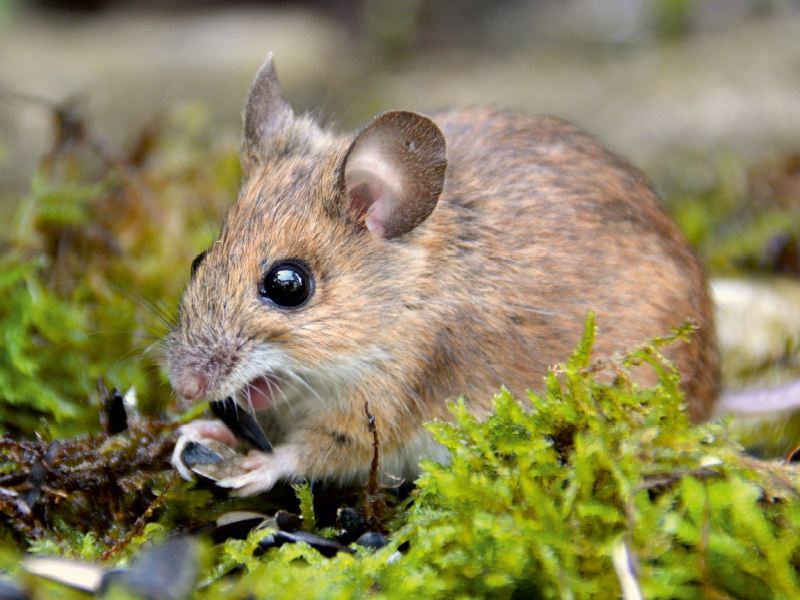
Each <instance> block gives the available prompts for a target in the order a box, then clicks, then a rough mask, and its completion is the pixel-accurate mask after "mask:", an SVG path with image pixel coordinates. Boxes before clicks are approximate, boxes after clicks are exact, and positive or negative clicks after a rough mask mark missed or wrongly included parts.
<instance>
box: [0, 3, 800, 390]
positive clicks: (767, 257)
mask: <svg viewBox="0 0 800 600" xmlns="http://www.w3.org/2000/svg"><path fill="white" fill-rule="evenodd" d="M269 52H273V53H274V56H275V62H276V66H277V70H278V76H279V79H280V80H281V83H282V85H283V89H284V92H285V95H286V97H287V99H288V100H289V102H290V103H291V104H292V105H293V106H294V108H295V110H296V111H311V112H313V113H314V114H315V115H318V117H319V119H320V120H321V121H323V122H325V123H334V124H336V125H337V126H338V127H339V128H342V129H344V130H353V131H355V130H356V129H357V128H359V127H361V126H363V125H364V124H365V123H366V122H367V121H368V120H369V119H370V118H371V117H372V116H374V115H376V114H377V113H379V112H381V111H384V110H387V109H390V108H406V109H415V110H421V111H426V110H428V111H430V110H435V109H438V108H443V107H455V106H464V105H491V106H495V107H498V108H504V109H512V110H517V111H522V112H525V113H529V114H552V115H556V116H559V117H562V118H565V119H567V120H569V121H572V122H573V123H575V124H577V125H579V126H580V127H582V128H583V129H585V130H587V131H588V132H590V133H591V134H593V135H594V136H596V137H597V138H599V139H600V140H602V141H603V142H605V143H606V144H607V145H609V146H610V147H611V148H612V149H614V150H616V151H617V152H619V153H621V154H623V155H624V156H626V157H628V158H629V159H630V160H631V162H633V163H634V164H635V165H636V166H637V167H639V168H641V169H642V170H644V171H645V173H646V174H647V175H648V176H649V177H650V178H651V179H652V181H653V182H654V183H655V186H656V188H657V189H658V190H659V192H660V193H661V195H662V197H663V198H664V200H665V203H666V204H667V206H668V208H669V210H670V211H671V212H672V214H673V216H674V217H675V218H676V220H677V221H678V223H679V224H680V225H681V227H682V228H683V229H684V231H685V233H686V235H687V237H688V238H689V240H690V242H691V243H692V244H693V246H694V248H695V249H696V251H697V252H698V254H699V255H700V256H701V258H702V259H703V261H704V262H705V264H706V265H707V267H708V269H709V272H710V273H711V275H712V276H713V277H714V281H713V286H714V291H715V294H716V297H717V301H718V319H719V324H720V327H719V330H720V343H721V346H722V350H723V353H724V358H725V381H726V384H727V385H729V386H730V387H737V386H741V385H744V384H745V382H747V384H748V385H753V386H759V385H766V384H773V383H776V382H779V381H782V380H785V379H787V378H792V377H797V376H798V375H800V359H799V358H798V352H797V350H798V347H799V346H800V291H798V289H799V288H800V286H798V285H797V278H798V277H800V243H799V242H798V240H800V0H461V1H458V0H428V1H423V0H342V1H337V0H305V1H291V0H282V1H280V0H273V1H266V0H262V1H249V2H247V1H237V2H223V1H222V0H71V1H70V0H27V1H22V0H0V235H10V234H12V233H13V232H16V233H13V235H17V236H18V237H19V235H20V231H25V230H24V227H22V229H20V227H21V225H20V223H22V225H24V224H25V223H26V221H25V219H24V218H21V217H20V212H22V214H23V217H24V215H25V214H28V213H25V211H24V210H23V211H20V206H23V207H24V206H25V205H26V204H25V203H26V202H29V201H30V198H31V197H36V198H38V200H37V202H39V203H40V206H41V205H43V204H42V202H45V200H46V199H47V198H49V197H50V196H47V194H44V195H42V194H43V193H42V192H41V189H40V191H39V192H36V191H35V190H36V189H37V188H36V186H34V192H33V195H32V192H31V189H32V188H31V181H32V180H33V181H34V183H35V182H36V181H37V179H35V178H34V176H35V175H36V174H37V173H38V174H39V175H38V176H39V177H41V173H42V171H41V166H40V165H41V164H42V160H43V159H45V164H47V163H48V161H50V163H52V161H53V159H54V157H58V156H63V155H64V154H65V153H67V154H69V153H71V152H74V151H75V150H76V148H77V147H79V146H80V144H86V143H87V141H88V143H89V145H90V146H91V147H92V149H93V150H92V151H93V152H94V153H95V154H97V155H99V156H100V159H101V160H100V162H101V163H103V164H104V165H105V167H104V168H106V167H109V166H110V167H111V168H114V169H117V171H118V173H117V175H118V177H119V178H121V180H122V181H123V184H124V185H128V187H130V188H131V189H134V188H135V189H136V190H138V191H137V192H136V194H134V196H136V198H139V199H140V200H141V199H142V198H144V199H145V200H147V198H151V196H153V197H155V198H158V199H159V200H158V201H156V202H155V203H152V205H148V204H147V202H144V201H143V202H144V203H143V204H142V205H143V206H145V208H147V206H150V208H147V209H146V210H144V214H145V215H149V217H142V215H139V217H140V218H153V216H154V215H155V216H156V217H157V218H158V213H159V210H167V209H165V208H164V206H165V205H159V204H158V202H163V201H164V200H163V199H164V198H177V197H178V196H181V195H183V196H185V197H186V198H185V203H186V204H185V206H189V207H191V208H189V209H187V210H190V211H192V210H193V211H195V212H197V213H205V215H206V216H204V217H203V219H205V218H206V217H207V218H208V219H209V220H211V222H212V223H217V222H218V220H219V218H220V216H221V214H222V213H224V210H225V208H226V207H227V206H228V205H229V203H230V202H232V201H233V199H234V198H235V193H236V185H237V183H238V176H239V172H238V170H237V169H238V166H237V164H236V149H237V144H238V140H239V136H240V129H241V110H242V107H243V104H244V100H245V97H246V94H247V91H248V89H249V86H250V83H251V82H252V79H253V77H254V75H255V73H256V71H257V70H258V68H259V66H260V65H261V63H262V62H263V60H264V58H265V57H266V56H267V54H268V53H269ZM165 140H166V142H165ZM154 148H160V150H159V151H156V150H154ZM82 160H84V162H83V163H82V167H81V171H80V172H81V177H83V180H88V181H100V180H101V179H103V177H105V175H104V173H105V171H103V172H102V173H100V171H102V169H99V167H97V165H94V166H92V164H91V160H89V159H85V157H84V159H82ZM86 160H89V162H88V163H87V162H86ZM87 165H88V166H87ZM154 165H155V166H154ZM51 166H52V165H51ZM93 169H94V171H93ZM98 169H99V171H98ZM148 169H149V170H148ZM92 173H94V175H92ZM98 173H99V174H98ZM209 173H212V174H213V177H211V176H210V175H209ZM56 174H57V175H58V176H59V177H61V178H62V180H63V179H64V178H65V177H66V179H69V178H70V177H73V178H74V176H75V174H74V172H73V173H72V175H70V176H69V177H67V176H66V175H65V174H64V171H63V168H62V170H61V171H58V170H56ZM87 174H89V175H88V176H87ZM52 176H53V171H52V169H51V171H50V172H49V175H48V177H50V178H51V179H52ZM180 178H182V180H181V181H182V187H181V186H175V185H173V184H172V183H168V182H174V181H177V179H180ZM125 182H127V183H125ZM131 182H133V183H131ZM124 185H123V187H124ZM131 186H132V187H131ZM137 186H138V187H137ZM187 190H188V191H187ZM62 191H63V190H62ZM60 193H61V192H60ZM104 193H105V192H104ZM183 196H181V197H183ZM53 197H55V196H53ZM87 197H89V196H87ZM42 198H44V199H45V200H42ZM73 199H74V198H73ZM151 200H152V198H151ZM86 202H89V201H88V200H87V201H86ZM92 202H94V200H92ZM103 202H112V201H111V200H107V199H106V200H103ZM137 202H138V200H137ZM169 202H173V200H169ZM45 204H46V202H45ZM93 206H95V209H93V210H95V211H96V214H101V213H102V211H100V212H97V211H99V210H100V209H97V208H96V207H97V206H105V205H103V204H102V203H101V204H97V205H93ZM109 206H113V203H112V204H109ZM158 206H161V208H158ZM169 206H174V204H170V205H169ZM153 207H155V208H153ZM128 208H130V207H128ZM104 210H105V209H104ZM109 210H110V209H109ZM114 210H117V209H114ZM126 210H127V209H126ZM170 210H171V209H170ZM148 211H149V212H148ZM167 213H168V214H173V213H169V211H167ZM52 214H61V213H57V211H56V212H53V213H52ZM102 214H106V217H105V218H106V219H107V223H112V220H113V219H112V217H108V215H111V214H118V213H113V211H112V212H106V213H102ZM120 214H121V213H120ZM125 214H127V215H128V217H126V218H131V217H130V214H134V213H125ZM175 214H177V213H175ZM15 215H16V216H15ZM173 217H174V214H173ZM37 218H39V217H37ZM47 218H50V219H55V221H54V222H57V223H59V225H58V227H62V229H58V228H56V229H57V230H58V232H60V233H58V234H57V235H55V234H52V231H55V230H56V229H54V227H55V226H51V225H47V226H45V225H41V223H40V224H39V225H37V226H36V227H38V229H37V231H38V232H39V233H38V234H37V235H39V234H41V235H44V236H45V238H46V237H47V235H50V236H51V237H52V239H51V240H50V242H47V243H49V244H50V247H52V248H55V247H56V246H57V245H58V244H61V243H63V240H64V235H63V231H65V230H64V229H63V227H65V225H64V223H65V222H66V221H63V219H64V218H65V217H64V216H63V215H61V216H58V217H53V216H52V215H51V216H50V217H47ZM120 218H122V217H120ZM181 218H182V219H184V220H185V218H184V217H181ZM58 219H62V221H59V220H58ZM29 220H30V219H29ZM45 221H46V219H45ZM179 221H180V219H179V218H178V217H174V218H171V220H168V222H169V223H172V225H170V226H169V227H171V229H170V228H169V227H168V228H166V229H165V228H163V227H162V226H160V225H159V226H158V228H156V230H154V232H153V233H152V235H155V236H162V237H166V236H167V235H168V233H167V232H171V233H169V235H172V236H173V237H172V238H171V239H172V240H183V239H189V237H190V236H189V235H188V234H187V233H186V231H192V232H193V231H195V229H193V228H192V227H187V228H185V229H186V231H184V230H183V229H181V228H180V227H177V226H176V225H175V223H177V222H179ZM42 222H44V221H42ZM118 226H119V224H118V223H117V224H115V225H113V226H112V225H108V227H109V228H112V229H113V227H118ZM48 227H49V229H48ZM70 227H73V225H70ZM212 229H213V226H212ZM86 231H88V230H86ZM86 231H84V232H83V233H82V234H81V235H84V234H85V236H84V237H86V236H88V237H86V239H91V240H95V241H92V243H97V242H96V239H95V238H97V235H96V234H94V233H92V234H91V235H90V234H89V233H86ZM42 232H44V233H42ZM47 232H50V233H47ZM123 234H124V235H123ZM26 235H27V234H26ZM70 235H72V234H70ZM93 235H94V236H95V237H92V236H93ZM114 235H115V236H117V239H118V240H122V241H121V242H120V243H121V248H122V250H121V251H120V252H121V253H122V255H125V256H127V254H126V253H127V252H130V255H129V256H130V257H133V258H132V259H133V260H139V261H140V263H141V262H142V261H145V259H143V258H142V257H143V256H144V257H146V255H147V253H146V252H145V251H144V250H142V248H143V247H144V246H141V245H140V246H136V244H135V243H134V242H130V243H129V244H128V246H126V245H125V240H126V239H130V240H133V239H134V237H135V236H134V234H133V233H130V232H128V233H125V232H123V233H120V232H119V231H117V232H116V233H114ZM126 235H127V236H128V237H125V236H126ZM137 235H138V234H137ZM192 235H193V236H194V237H191V241H190V242H189V243H187V244H186V246H187V247H186V248H185V249H182V250H181V251H180V252H177V251H176V252H174V253H173V254H174V255H175V256H174V259H175V261H176V262H175V264H176V265H188V262H189V261H190V260H191V257H192V256H193V255H194V254H193V253H196V252H197V251H199V249H201V248H202V247H203V244H206V243H207V242H208V239H209V233H208V228H206V232H205V234H204V236H199V237H198V236H196V235H194V234H192ZM201 238H202V239H201ZM47 239H50V238H47ZM81 239H83V238H81ZM97 239H99V238H97ZM137 239H138V238H137ZM54 240H55V241H54ZM87 243H88V242H87ZM137 243H138V242H137ZM181 243H182V242H181ZM179 244H180V243H179ZM46 247H48V246H47V244H45V243H44V242H42V243H40V244H39V248H40V249H41V248H46ZM59 247H60V246H59ZM87 247H89V246H87ZM52 248H51V250H47V252H49V255H50V256H51V258H52V260H54V261H56V263H57V261H58V256H60V255H59V254H58V252H57V251H56V250H52ZM137 248H138V249H137ZM87 252H88V251H87ZM137 252H138V254H137ZM158 252H161V250H159V251H158ZM158 252H156V251H153V256H159V254H158ZM48 260H49V259H48ZM153 260H154V261H155V260H156V259H153ZM158 262H159V264H161V265H162V269H163V268H165V267H164V266H163V265H164V264H166V263H164V261H163V259H158ZM56 263H53V264H56ZM170 264H171V263H170ZM176 268H177V267H176ZM181 269H182V270H181V278H178V280H177V282H176V283H174V285H172V286H171V287H170V289H169V290H167V291H169V292H170V293H174V294H177V293H178V292H179V291H180V287H181V286H182V285H183V281H184V279H185V275H188V273H184V271H187V269H188V267H187V268H183V266H181ZM54 272H57V271H54ZM153 273H154V274H155V273H156V271H153ZM75 277H77V275H76V276H75ZM152 278H153V280H154V281H156V280H157V281H159V282H161V283H163V280H164V277H163V272H162V273H160V274H159V275H158V277H156V276H155V275H153V277H152ZM51 279H52V277H51ZM161 283H160V284H161ZM137 285H138V286H139V289H138V290H137V292H138V293H140V294H142V295H144V296H145V297H149V298H153V297H159V296H163V295H164V294H165V290H164V289H163V285H162V287H158V286H155V284H154V285H153V286H152V287H150V288H148V285H149V284H147V281H146V278H145V279H142V281H140V282H139V283H137ZM67 288H68V289H72V288H69V286H67ZM751 325H752V329H747V328H748V327H750V326H751Z"/></svg>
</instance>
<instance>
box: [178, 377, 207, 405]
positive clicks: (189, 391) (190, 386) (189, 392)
mask: <svg viewBox="0 0 800 600" xmlns="http://www.w3.org/2000/svg"><path fill="white" fill-rule="evenodd" d="M170 383H171V384H172V389H174V390H175V392H176V393H177V394H178V395H179V396H182V397H183V398H185V399H186V400H200V399H201V398H203V397H204V396H205V395H206V392H207V391H208V379H207V378H206V377H205V376H203V375H202V374H200V373H189V372H186V371H185V370H184V371H182V372H181V371H179V372H178V373H170Z"/></svg>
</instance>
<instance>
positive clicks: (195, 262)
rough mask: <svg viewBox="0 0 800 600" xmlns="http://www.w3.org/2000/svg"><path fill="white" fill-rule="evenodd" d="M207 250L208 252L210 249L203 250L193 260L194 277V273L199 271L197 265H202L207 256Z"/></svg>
mask: <svg viewBox="0 0 800 600" xmlns="http://www.w3.org/2000/svg"><path fill="white" fill-rule="evenodd" d="M206 252H208V250H203V251H202V252H201V253H200V254H198V255H197V256H195V257H194V260H193V261H192V277H194V274H195V273H196V272H197V267H199V266H200V263H201V262H203V259H204V258H205V257H206Z"/></svg>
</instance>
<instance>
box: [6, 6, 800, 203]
mask: <svg viewBox="0 0 800 600" xmlns="http://www.w3.org/2000/svg"><path fill="white" fill-rule="evenodd" d="M268 52H274V54H275V59H276V64H277V68H278V74H279V77H280V79H281V82H282V84H283V87H284V90H285V93H286V96H287V97H288V99H289V100H290V102H291V103H292V104H293V106H294V107H295V109H296V110H311V111H314V112H315V113H316V114H319V115H320V117H321V119H322V120H324V121H328V122H330V121H335V122H338V123H339V124H340V125H341V126H342V127H345V128H355V127H359V126H361V125H363V124H364V123H365V122H366V121H367V120H368V119H369V118H371V117H372V116H374V115H375V114H376V113H377V112H379V111H382V110H386V109H388V108H409V109H419V110H432V109H436V108H441V107H447V106H463V105H473V104H479V105H492V106H496V107H499V108H508V109H514V110H520V111H524V112H526V113H531V114H540V113H546V114H554V115H558V116H561V117H563V118H565V119H567V120H570V121H573V122H574V123H576V124H578V125H579V126H581V127H582V128H584V129H586V130H588V131H589V132H591V133H592V134H594V135H596V136H597V137H599V138H600V139H601V140H603V141H604V142H605V143H607V144H609V145H610V146H611V147H612V148H614V149H615V150H617V151H618V152H620V153H622V154H624V155H626V156H627V157H629V158H630V159H631V160H632V161H633V162H634V163H635V164H636V165H637V166H639V167H640V168H643V169H644V170H645V171H646V172H647V173H648V174H649V175H650V176H651V177H652V178H654V179H655V181H656V182H657V183H658V184H659V185H661V186H662V187H667V188H669V189H671V188H672V186H675V185H679V184H680V185H683V186H690V185H700V186H702V185H707V184H708V179H709V177H711V176H712V174H711V173H709V172H707V169H708V168H709V166H708V165H707V164H705V161H704V160H703V159H704V155H708V154H709V153H716V152H719V151H730V152H734V153H736V154H737V155H739V156H741V157H742V158H744V159H745V160H747V161H753V160H757V159H761V158H764V157H768V156H774V155H775V154H776V153H783V152H786V151H788V150H790V149H793V148H797V147H799V146H800V1H796V0H428V1H422V0H342V1H337V0H306V1H290V0H283V1H260V2H255V1H251V2H244V1H241V2H224V1H222V0H28V1H21V0H17V1H15V0H0V89H1V90H3V92H4V93H5V95H4V96H3V98H2V101H1V102H0V148H2V150H0V152H1V153H0V186H2V189H3V191H9V190H13V191H24V190H25V189H27V186H28V184H29V182H30V177H31V175H32V173H33V171H34V169H35V166H36V164H37V163H38V160H39V159H40V158H41V157H42V156H43V155H44V154H45V153H46V152H47V150H48V149H49V148H50V147H51V146H52V143H53V123H52V118H51V114H49V113H48V111H47V110H46V109H45V107H44V106H43V105H42V104H41V103H39V102H36V101H35V100H33V99H31V98H29V99H27V100H26V99H25V98H20V97H17V98H14V97H13V96H11V95H9V94H20V95H27V96H33V97H35V98H38V99H41V100H44V101H47V102H51V103H55V104H61V103H64V102H65V101H70V100H72V101H77V102H78V103H79V104H80V106H81V108H82V110H84V114H86V115H87V117H88V118H89V119H90V120H91V122H92V124H93V126H94V128H95V129H96V130H97V131H99V132H101V133H102V134H103V135H105V136H106V137H108V138H109V139H110V140H111V141H112V142H113V143H114V144H115V145H117V146H119V147H122V148H124V147H125V144H126V143H127V144H130V143H132V139H133V138H134V137H135V136H136V132H137V131H139V130H140V129H141V128H142V127H143V126H144V125H145V124H146V123H148V122H150V121H151V120H152V119H153V118H154V117H155V116H156V115H158V114H160V113H162V112H163V111H165V110H168V109H171V108H173V107H175V106H176V105H178V104H180V103H186V102H194V101H200V102H202V103H203V104H204V106H205V107H206V108H207V110H208V111H209V119H210V122H211V127H212V130H213V131H212V134H213V135H214V136H225V137H227V138H230V139H231V140H233V141H234V142H235V141H236V139H238V136H239V129H240V125H241V122H240V121H241V116H240V113H241V108H242V105H243V102H244V98H245V95H246V93H247V90H248V87H249V84H250V83H251V81H252V78H253V76H254V74H255V72H256V70H257V69H258V67H259V65H260V64H261V62H262V61H263V59H264V58H265V57H266V55H267V53H268ZM698 155H699V158H700V161H699V162H700V163H703V164H697V157H698ZM687 156H691V157H692V160H691V161H689V162H690V163H694V164H690V165H689V167H688V168H687V166H686V165H685V163H684V162H682V161H681V162H679V163H678V166H677V167H676V166H675V165H676V163H675V160H676V157H677V158H681V159H685V158H686V157H687ZM676 180H677V181H676Z"/></svg>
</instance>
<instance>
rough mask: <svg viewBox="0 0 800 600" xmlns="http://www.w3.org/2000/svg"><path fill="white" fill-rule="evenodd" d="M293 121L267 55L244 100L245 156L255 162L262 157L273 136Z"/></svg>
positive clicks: (290, 109)
mask: <svg viewBox="0 0 800 600" xmlns="http://www.w3.org/2000/svg"><path fill="white" fill-rule="evenodd" d="M292 118H293V114H292V107H291V106H289V104H288V103H287V102H286V100H284V99H283V94H282V92H281V86H280V85H279V84H278V77H277V75H276V74H275V64H274V62H273V60H272V53H271V52H270V54H269V56H268V57H267V60H266V61H265V62H264V64H263V65H262V66H261V69H259V71H258V75H256V79H255V81H254V82H253V87H251V88H250V93H249V94H248V96H247V107H246V108H245V111H244V147H243V149H242V151H243V154H244V156H245V157H246V158H253V159H257V158H258V157H259V156H261V155H263V154H264V152H265V149H266V148H268V145H269V143H270V141H271V140H272V138H273V137H274V136H275V134H276V133H277V132H278V131H280V130H281V129H282V128H283V127H284V126H286V125H287V124H288V123H289V122H291V120H292Z"/></svg>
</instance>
